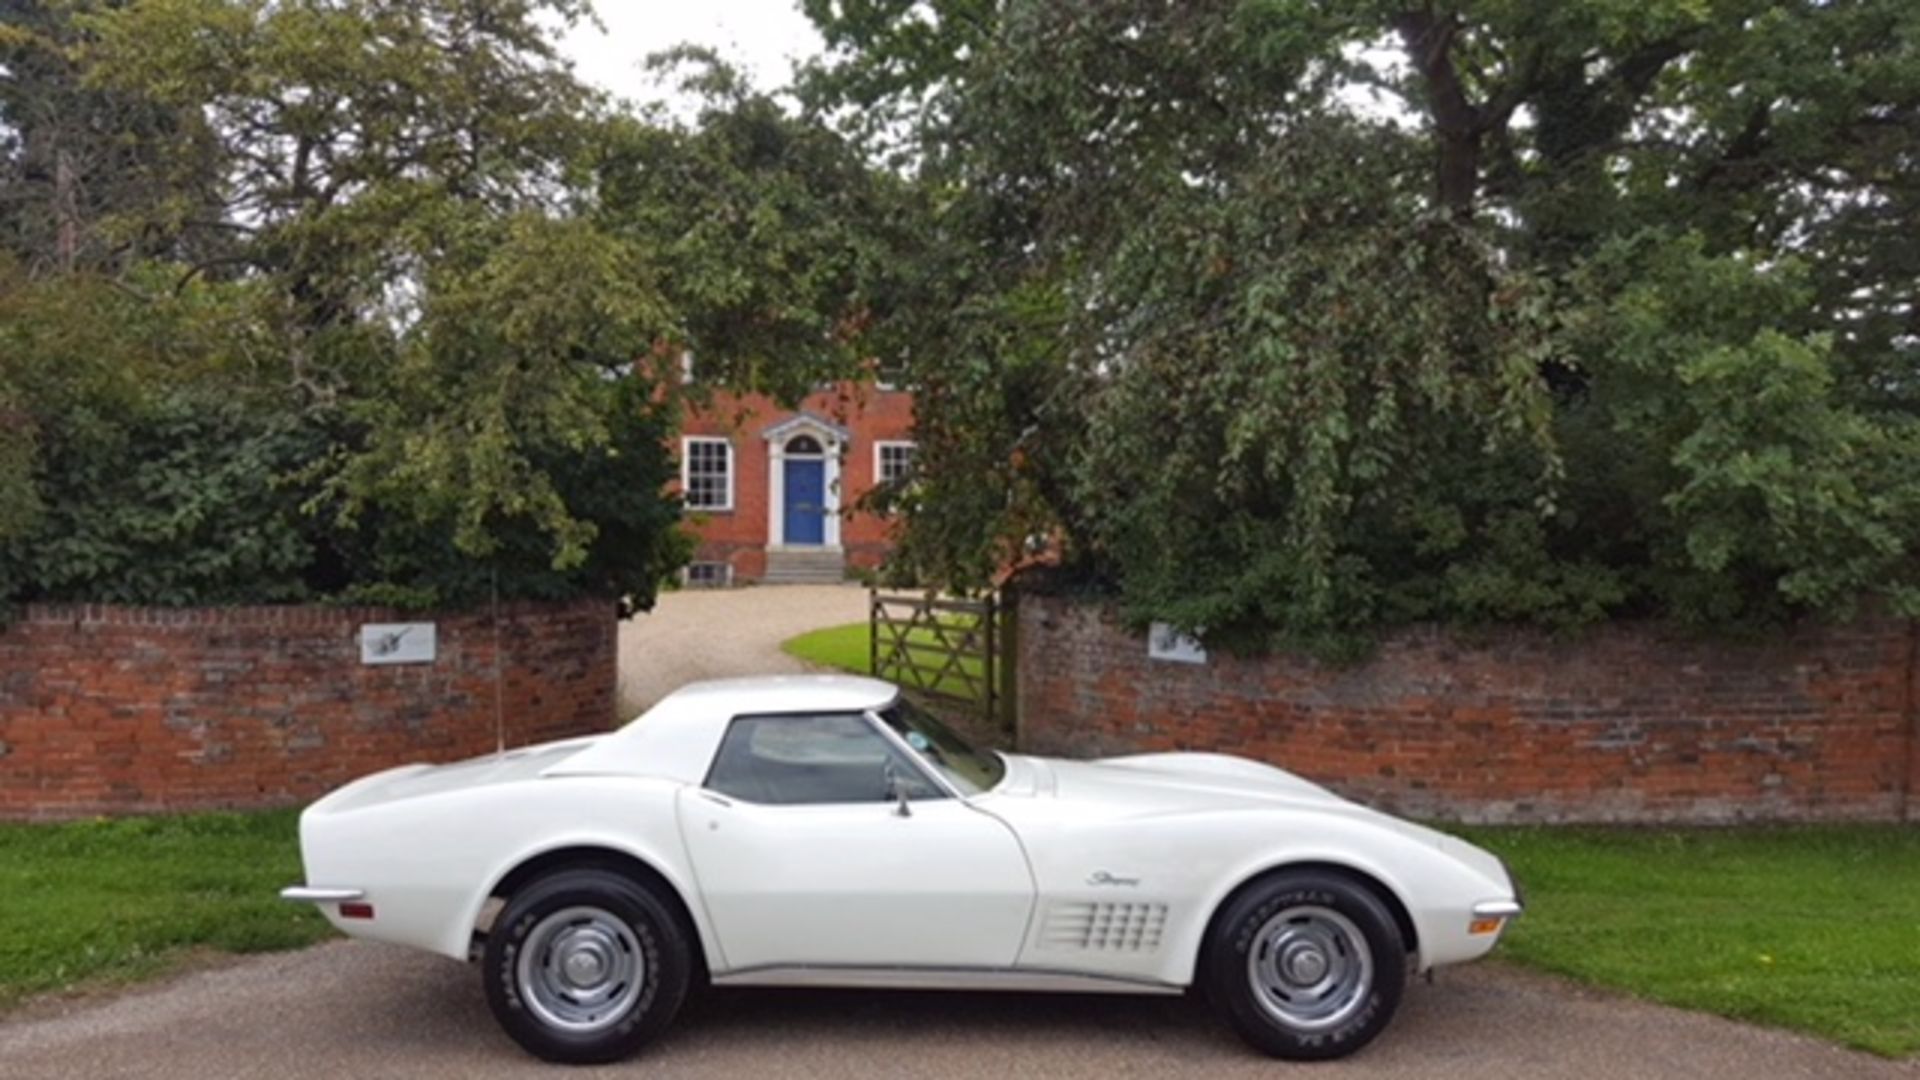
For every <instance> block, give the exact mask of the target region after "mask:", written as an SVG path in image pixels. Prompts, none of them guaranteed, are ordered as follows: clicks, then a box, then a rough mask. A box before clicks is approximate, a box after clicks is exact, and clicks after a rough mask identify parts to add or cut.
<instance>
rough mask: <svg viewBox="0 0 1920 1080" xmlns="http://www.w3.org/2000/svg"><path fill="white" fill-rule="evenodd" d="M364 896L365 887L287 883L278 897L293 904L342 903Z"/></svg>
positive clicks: (363, 897) (363, 898) (360, 898)
mask: <svg viewBox="0 0 1920 1080" xmlns="http://www.w3.org/2000/svg"><path fill="white" fill-rule="evenodd" d="M366 898H367V891H366V890H365V889H326V888H320V887H318V886H314V885H289V886H287V887H286V888H284V889H281V890H280V899H282V900H286V901H288V902H290V903H295V904H344V903H349V902H351V901H354V900H365V899H366Z"/></svg>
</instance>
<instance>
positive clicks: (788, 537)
mask: <svg viewBox="0 0 1920 1080" xmlns="http://www.w3.org/2000/svg"><path fill="white" fill-rule="evenodd" d="M677 450H678V454H679V458H680V491H681V495H682V498H683V499H684V503H685V507H686V519H687V527H688V529H689V531H691V532H692V533H693V535H694V536H695V538H696V539H697V547H696V550H695V552H694V556H693V563H692V565H691V566H689V567H688V569H687V579H688V581H689V582H690V583H693V584H700V585H728V584H736V583H743V582H749V581H767V582H792V581H840V580H842V579H843V578H845V576H846V574H847V571H848V569H849V568H856V567H857V568H868V569H870V568H872V567H875V566H878V565H879V564H880V563H881V561H882V560H884V559H885V558H886V555H887V551H888V549H889V547H890V542H889V535H890V529H891V525H890V523H889V522H888V521H887V520H886V519H884V518H881V517H879V516H877V515H875V514H871V513H864V512H858V511H856V510H855V509H854V508H855V507H857V506H858V505H859V503H860V500H861V499H862V498H864V497H865V496H866V494H867V493H868V492H869V491H871V490H873V487H874V485H875V484H877V483H881V482H884V481H887V480H892V479H895V478H897V477H899V476H901V475H904V473H905V472H906V470H907V469H908V468H909V467H910V465H911V463H912V460H913V395H912V394H911V393H909V392H907V391H904V390H896V389H892V388H891V387H889V386H887V385H886V384H881V383H872V382H862V383H854V382H845V383H837V384H834V385H832V386H830V387H827V388H824V389H821V390H819V391H816V392H815V393H813V394H811V395H809V396H808V397H807V398H806V399H805V400H804V401H802V402H801V403H800V407H799V408H797V409H787V408H783V407H781V406H780V405H779V404H778V403H777V402H775V401H774V400H773V399H771V398H768V397H766V396H764V395H759V394H744V395H735V394H725V393H719V394H715V395H714V398H713V400H712V401H711V402H710V403H707V404H706V405H704V406H702V407H698V408H690V409H689V410H688V413H687V416H686V419H685V421H684V422H683V423H682V426H681V430H680V436H679V446H678V448H677Z"/></svg>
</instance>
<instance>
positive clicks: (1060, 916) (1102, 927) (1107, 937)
mask: <svg viewBox="0 0 1920 1080" xmlns="http://www.w3.org/2000/svg"><path fill="white" fill-rule="evenodd" d="M1166 927H1167V905H1165V904H1090V903H1055V904H1052V905H1051V906H1049V907H1048V908H1047V921H1046V923H1045V924H1044V925H1043V926H1042V927H1041V930H1040V947H1041V948H1043V949H1100V950H1105V951H1109V952H1152V951H1153V950H1155V949H1158V948H1159V947H1160V935H1161V934H1162V933H1163V932H1164V931H1165V930H1166Z"/></svg>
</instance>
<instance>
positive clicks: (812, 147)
mask: <svg viewBox="0 0 1920 1080" xmlns="http://www.w3.org/2000/svg"><path fill="white" fill-rule="evenodd" d="M653 63H654V65H655V66H656V67H657V68H662V69H672V70H676V71H678V72H680V75H681V82H682V84H683V87H684V88H685V89H687V90H689V91H693V92H697V93H699V94H700V95H701V98H700V100H701V101H702V107H701V108H700V110H699V114H698V116H697V117H696V119H695V121H694V123H693V124H691V125H688V124H683V123H674V122H666V121H659V120H656V121H654V122H642V121H640V120H637V119H632V118H622V119H618V120H615V121H613V122H612V123H610V124H609V125H608V127H607V129H606V132H605V139H604V141H603V142H602V143H601V145H600V148H599V151H598V156H597V158H596V162H595V171H596V174H597V176H598V190H599V195H600V198H599V202H598V213H597V216H596V220H597V221H598V223H599V224H600V225H601V226H602V227H604V228H605V229H606V230H607V231H609V232H611V233H613V234H614V235H616V236H619V237H620V238H622V239H623V240H625V241H627V242H629V243H631V244H633V245H634V246H636V247H637V248H639V249H641V250H644V251H646V252H647V253H648V255H649V257H650V259H651V260H652V262H653V265H654V267H655V269H656V275H655V280H656V282H657V287H658V289H659V290H660V293H661V296H662V298H663V301H664V303H665V305H666V306H667V308H668V309H669V310H671V312H672V313H673V317H672V319H671V321H670V323H669V324H668V325H666V326H664V327H663V328H662V331H661V340H660V342H659V346H658V352H659V354H660V355H662V356H664V357H666V358H668V359H670V360H671V361H672V362H673V363H674V364H677V362H678V359H679V356H680V354H681V353H682V352H683V351H684V352H686V353H690V354H691V356H692V357H693V362H694V365H695V368H696V375H697V376H698V379H699V384H700V385H708V386H710V385H717V384H724V385H728V386H733V387H739V388H747V389H754V390H762V391H765V392H767V393H770V394H773V395H775V396H777V397H781V398H785V399H788V400H793V399H797V398H799V397H802V396H804V395H806V394H807V393H809V392H811V391H812V390H813V389H814V387H816V386H817V385H818V384H819V383H821V382H823V381H826V380H830V379H834V378H838V377H841V376H844V375H845V374H846V373H848V372H850V371H853V370H855V369H856V368H857V367H858V366H859V365H861V364H863V363H865V362H867V361H869V360H872V359H873V358H874V357H875V356H876V355H881V354H880V353H877V352H876V351H875V350H877V349H879V350H884V349H887V348H888V347H889V344H888V343H879V342H875V341H874V340H872V337H871V334H870V333H869V331H870V329H871V328H872V327H873V325H874V324H875V322H876V320H878V319H879V318H881V316H883V315H884V314H885V313H886V310H887V308H888V307H889V305H890V304H891V302H892V295H891V290H892V277H893V274H894V267H893V261H892V260H893V255H894V251H895V249H896V246H897V245H895V244H894V243H891V242H889V239H888V237H887V236H886V230H885V223H886V222H888V221H890V220H892V219H893V218H894V217H895V213H894V207H896V206H897V205H898V204H899V202H900V200H901V199H902V198H903V190H902V189H903V185H902V184H901V183H900V182H898V181H897V180H895V179H893V178H891V177H888V176H885V175H883V174H880V173H877V172H875V171H874V170H872V169H870V168H868V167H867V165H866V163H865V162H864V161H863V160H862V158H861V156H860V154H859V152H858V150H857V149H856V148H855V147H854V146H853V145H852V144H851V143H849V142H848V141H847V140H845V139H842V138H840V137H839V136H837V135H835V134H834V133H833V132H831V131H830V130H828V129H827V128H826V127H825V126H823V125H820V124H817V123H811V122H807V121H804V120H801V119H797V118H795V117H793V116H791V115H789V113H788V112H787V110H786V109H785V108H784V107H783V106H782V105H781V103H780V102H778V101H776V100H775V99H773V98H772V97H770V96H768V95H766V94H762V93H756V92H753V91H751V90H749V89H748V88H747V87H746V86H745V84H744V83H743V81H742V79H741V76H740V75H739V74H738V73H737V72H735V71H734V70H733V69H731V68H729V67H728V66H727V65H726V64H724V63H722V62H720V61H719V60H718V59H717V58H715V57H714V56H713V55H711V54H710V53H706V52H704V51H700V50H678V51H675V52H672V53H669V54H666V55H663V56H659V57H656V58H654V61H653Z"/></svg>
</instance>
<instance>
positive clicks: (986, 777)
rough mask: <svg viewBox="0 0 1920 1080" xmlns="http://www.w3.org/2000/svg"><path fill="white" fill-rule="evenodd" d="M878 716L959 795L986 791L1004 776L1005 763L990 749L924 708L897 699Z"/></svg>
mask: <svg viewBox="0 0 1920 1080" xmlns="http://www.w3.org/2000/svg"><path fill="white" fill-rule="evenodd" d="M879 716H880V719H881V720H883V721H885V722H886V725H887V726H888V727H890V728H892V729H893V730H894V731H896V732H899V733H900V737H901V738H902V739H905V740H906V743H907V745H908V746H910V747H912V748H913V750H914V752H915V753H917V754H919V755H920V756H921V757H922V758H925V759H926V761H927V762H928V763H929V764H931V765H932V766H933V767H934V768H936V769H939V770H940V775H942V776H944V777H946V778H947V782H948V783H950V784H952V785H953V786H954V788H955V789H956V790H958V791H959V792H960V794H962V795H978V794H980V793H981V792H983V791H989V790H991V789H992V788H993V786H994V785H995V784H998V783H999V782H1000V779H1001V777H1004V776H1005V775H1007V763H1006V762H1004V761H1002V760H1001V759H1000V755H999V754H996V753H994V752H993V751H991V750H981V749H979V748H977V747H975V746H974V745H973V744H972V743H970V742H968V741H967V740H966V739H965V738H963V737H961V735H960V733H959V732H957V731H955V730H953V729H952V728H950V727H948V726H947V725H945V724H943V723H941V722H940V721H938V720H936V719H934V718H933V716H932V715H931V714H930V713H928V712H927V711H926V710H925V709H922V708H920V707H919V706H917V705H914V704H912V703H911V702H908V701H907V700H905V699H904V698H903V699H898V700H896V701H894V703H893V704H891V705H889V706H887V707H886V708H884V709H882V710H880V713H879Z"/></svg>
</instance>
